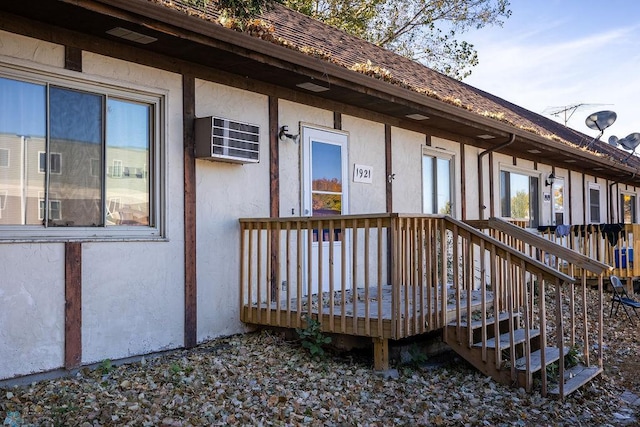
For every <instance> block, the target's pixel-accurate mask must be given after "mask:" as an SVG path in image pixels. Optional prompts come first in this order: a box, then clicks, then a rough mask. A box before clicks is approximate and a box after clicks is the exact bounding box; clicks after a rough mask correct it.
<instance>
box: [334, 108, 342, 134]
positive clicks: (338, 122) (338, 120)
mask: <svg viewBox="0 0 640 427" xmlns="http://www.w3.org/2000/svg"><path fill="white" fill-rule="evenodd" d="M333 128H334V129H337V130H342V114H341V113H339V112H337V111H334V112H333Z"/></svg>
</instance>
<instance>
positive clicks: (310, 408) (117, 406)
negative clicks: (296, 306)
mask: <svg viewBox="0 0 640 427" xmlns="http://www.w3.org/2000/svg"><path fill="white" fill-rule="evenodd" d="M591 297H592V295H591V293H590V298H591ZM608 304H609V302H608V300H607V302H606V304H605V309H606V310H607V315H605V342H606V346H607V351H606V352H605V355H606V360H605V372H604V374H603V375H601V376H600V377H599V378H597V379H596V380H594V381H593V382H591V383H590V384H589V385H587V386H585V387H583V388H582V389H580V390H578V391H577V392H575V393H573V394H571V395H570V396H569V397H568V398H566V399H565V400H564V401H559V400H557V399H555V398H551V397H550V398H544V397H541V396H540V394H539V393H535V392H534V393H532V394H527V393H525V392H524V391H523V390H518V389H513V388H509V387H506V386H503V385H500V384H497V383H495V382H494V381H492V380H491V379H489V378H487V377H485V376H483V375H482V374H480V373H479V372H477V371H476V370H474V369H473V368H471V367H469V366H468V365H467V364H466V363H464V362H461V361H459V360H457V359H455V358H450V359H451V361H450V362H448V363H445V364H441V365H439V366H437V367H433V366H430V367H428V368H427V367H416V366H415V365H414V366H398V367H397V369H398V374H399V375H398V377H397V378H385V377H383V376H380V375H379V374H376V373H375V372H374V371H373V370H372V367H371V360H370V359H369V358H368V357H366V356H365V357H360V355H354V354H352V353H345V354H341V355H337V354H328V355H327V357H326V358H324V359H322V360H316V359H312V358H311V357H310V356H309V354H308V352H307V351H306V350H305V349H304V348H302V347H301V346H300V343H298V342H289V341H285V340H284V339H283V338H281V337H280V335H276V334H274V333H269V332H264V331H263V332H257V333H252V334H247V335H242V336H233V337H228V338H222V339H217V340H213V341H211V342H208V343H206V344H203V345H200V346H198V347H197V348H195V349H192V350H189V351H176V352H173V353H171V354H166V355H163V356H158V357H153V358H151V357H150V358H148V359H142V360H141V361H140V362H136V363H131V364H127V365H122V366H111V365H110V364H109V363H108V362H106V361H105V362H104V363H102V364H101V365H100V366H98V367H96V368H95V369H93V370H89V369H84V370H82V371H80V372H79V373H78V374H77V375H75V376H73V377H70V378H60V379H55V380H46V381H40V382H36V383H32V384H30V385H28V386H21V387H11V388H4V389H0V420H2V421H4V423H5V425H34V426H40V425H45V426H46V425H52V426H55V425H71V426H83V427H84V426H86V427H88V426H99V425H100V426H112V425H118V426H120V425H135V426H210V425H251V426H254V425H256V426H259V425H264V426H267V425H287V426H295V425H313V426H321V425H322V426H325V425H326V426H345V425H353V426H390V425H406V426H417V425H425V426H431V425H435V426H439V425H443V426H485V425H486V426H512V425H515V426H520V425H521V426H530V425H541V426H543V425H544V426H546V425H553V426H555V425H567V426H606V425H614V426H615V425H637V424H638V423H639V422H640V421H639V420H640V399H634V398H633V396H634V393H635V394H640V329H639V328H640V320H637V321H636V323H635V325H634V324H632V323H630V322H629V320H628V319H627V318H626V316H625V315H624V313H621V312H620V313H618V316H616V317H615V318H614V319H610V318H609V317H608ZM625 391H626V393H625ZM630 396H631V397H630Z"/></svg>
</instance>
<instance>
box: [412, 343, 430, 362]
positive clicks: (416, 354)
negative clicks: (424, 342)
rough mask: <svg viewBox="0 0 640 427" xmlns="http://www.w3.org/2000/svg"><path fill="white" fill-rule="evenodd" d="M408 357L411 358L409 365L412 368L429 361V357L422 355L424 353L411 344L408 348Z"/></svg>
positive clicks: (418, 347) (414, 344)
mask: <svg viewBox="0 0 640 427" xmlns="http://www.w3.org/2000/svg"><path fill="white" fill-rule="evenodd" d="M409 357H410V358H411V359H410V361H409V363H410V364H411V365H414V366H420V365H422V364H424V363H425V362H426V361H427V360H429V357H428V356H427V355H426V354H424V351H422V350H421V349H420V346H418V345H417V344H416V343H413V344H412V345H411V347H410V348H409Z"/></svg>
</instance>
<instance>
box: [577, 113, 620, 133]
mask: <svg viewBox="0 0 640 427" xmlns="http://www.w3.org/2000/svg"><path fill="white" fill-rule="evenodd" d="M617 118H618V116H617V115H616V113H614V112H613V111H608V110H605V111H598V112H597V113H593V114H591V115H589V117H587V119H586V120H585V121H584V122H585V124H586V125H587V127H588V128H589V129H593V130H599V131H601V132H602V131H603V130H605V129H606V128H608V127H609V126H611V125H612V124H613V123H614V122H615V121H616V119H617Z"/></svg>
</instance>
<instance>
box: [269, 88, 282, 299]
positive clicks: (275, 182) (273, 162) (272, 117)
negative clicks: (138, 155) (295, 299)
mask: <svg viewBox="0 0 640 427" xmlns="http://www.w3.org/2000/svg"><path fill="white" fill-rule="evenodd" d="M268 108H269V180H270V184H269V185H270V187H269V215H270V216H271V218H278V217H279V216H280V156H279V150H278V143H279V127H278V98H276V97H273V96H270V97H269V107H268ZM279 237H280V236H279V235H278V231H277V230H272V231H271V236H270V239H271V244H270V248H271V253H270V254H269V255H270V257H271V265H272V266H276V265H280V261H279V254H280V238H279ZM276 270H277V268H272V269H271V272H270V281H271V297H272V298H276V296H277V295H278V289H279V284H278V277H277V271H276Z"/></svg>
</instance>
